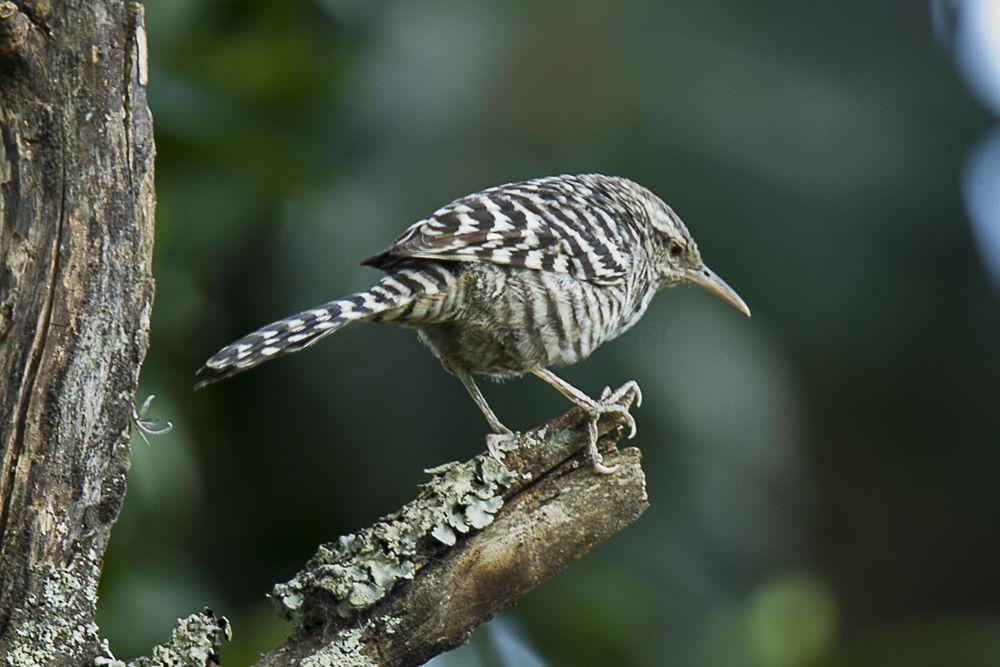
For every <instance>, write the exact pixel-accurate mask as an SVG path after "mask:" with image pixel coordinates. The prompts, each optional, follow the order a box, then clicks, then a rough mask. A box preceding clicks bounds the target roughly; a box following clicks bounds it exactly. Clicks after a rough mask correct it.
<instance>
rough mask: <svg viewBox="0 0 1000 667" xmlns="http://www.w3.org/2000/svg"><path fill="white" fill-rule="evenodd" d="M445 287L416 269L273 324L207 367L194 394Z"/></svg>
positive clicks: (227, 348)
mask: <svg viewBox="0 0 1000 667" xmlns="http://www.w3.org/2000/svg"><path fill="white" fill-rule="evenodd" d="M438 273H440V272H434V274H438ZM442 287H444V280H443V279H442V277H441V276H439V275H433V274H432V275H428V274H427V273H426V272H424V271H420V270H419V269H413V268H405V269H401V270H398V271H395V272H393V273H392V274H390V275H387V276H385V277H384V278H382V280H381V281H379V283H378V284H377V285H375V286H374V287H372V288H371V289H369V290H366V291H364V292H358V293H357V294H352V295H350V296H347V297H344V298H342V299H337V300H335V301H330V302H329V303H324V304H323V305H321V306H316V307H315V308H310V309H309V310H304V311H302V312H301V313H298V314H296V315H292V316H291V317H286V318H284V319H281V320H278V321H277V322H272V323H271V324H268V325H267V326H265V327H261V328H260V329H258V330H257V331H254V332H253V333H251V334H247V335H246V336H244V337H243V338H240V339H239V340H238V341H236V342H234V343H230V344H229V345H227V346H225V347H224V348H222V349H221V350H219V351H218V352H216V353H215V354H214V355H212V357H211V358H209V360H208V361H206V362H205V365H204V366H202V368H201V369H200V370H199V371H198V374H199V375H202V376H204V377H203V379H202V380H201V381H200V382H198V384H197V385H195V388H198V389H200V388H201V387H204V386H205V385H207V384H211V383H213V382H216V381H218V380H222V379H225V378H227V377H230V376H232V375H235V374H237V373H240V372H242V371H245V370H247V369H250V368H253V367H254V366H257V365H258V364H262V363H264V362H265V361H268V360H270V359H274V358H275V357H279V356H281V355H283V354H288V353H290V352H297V351H299V350H301V349H303V348H306V347H309V346H310V345H312V344H313V343H315V342H316V341H318V340H319V339H320V338H323V337H324V336H328V335H329V334H331V333H333V332H334V331H337V330H338V329H340V328H341V327H343V326H344V325H345V324H348V323H350V322H353V321H355V320H364V319H371V318H375V317H378V316H382V315H386V316H389V315H390V313H389V312H387V311H396V310H398V309H401V308H405V307H406V306H407V305H409V304H410V303H411V302H412V301H413V300H414V299H415V298H416V297H418V296H420V295H421V294H428V293H436V292H438V291H439V290H440V289H441V288H442ZM378 319H382V317H378Z"/></svg>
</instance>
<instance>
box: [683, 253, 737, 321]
mask: <svg viewBox="0 0 1000 667" xmlns="http://www.w3.org/2000/svg"><path fill="white" fill-rule="evenodd" d="M688 281H689V282H692V283H694V284H695V285H698V286H700V287H704V288H705V289H707V290H708V291H709V292H711V293H712V294H714V295H715V296H717V297H719V298H720V299H722V300H723V301H725V302H726V303H728V304H729V305H730V306H732V307H733V308H735V309H736V310H738V311H740V312H741V313H743V314H744V315H746V316H747V317H750V308H748V307H747V304H746V302H745V301H744V300H743V299H741V298H740V295H739V294H737V293H736V290H734V289H733V288H732V287H730V286H729V285H727V284H726V281H725V280H723V279H722V278H720V277H719V276H717V275H715V272H714V271H712V270H711V269H709V268H708V267H707V266H702V267H701V268H700V269H698V270H696V271H692V272H691V273H689V274H688Z"/></svg>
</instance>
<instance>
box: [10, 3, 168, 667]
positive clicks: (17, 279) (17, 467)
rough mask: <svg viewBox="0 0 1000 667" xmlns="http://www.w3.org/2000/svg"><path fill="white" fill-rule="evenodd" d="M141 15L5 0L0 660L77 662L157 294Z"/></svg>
mask: <svg viewBox="0 0 1000 667" xmlns="http://www.w3.org/2000/svg"><path fill="white" fill-rule="evenodd" d="M146 78H147V59H146V52H145V33H144V29H143V25H142V11H141V7H139V6H138V5H131V6H127V5H126V3H125V2H123V1H121V0H117V1H116V0H88V1H87V2H60V1H58V0H20V1H16V2H12V1H10V0H0V658H5V659H6V662H4V660H2V659H0V662H4V664H17V665H36V664H37V665H61V664H81V663H83V662H84V661H86V660H92V659H93V657H94V656H95V655H97V654H98V653H99V648H98V638H97V628H96V626H94V624H93V620H94V611H95V604H96V598H97V596H96V592H97V584H98V580H99V576H100V570H101V561H102V558H103V555H104V550H105V546H106V544H107V541H108V536H109V534H110V530H111V526H112V524H113V523H114V521H115V519H116V518H117V516H118V511H119V509H120V507H121V504H122V501H123V499H124V496H125V474H126V471H127V470H128V465H129V448H128V440H129V429H130V416H131V411H132V406H133V397H134V393H135V389H136V385H137V381H138V375H139V369H140V367H141V364H142V360H143V358H144V356H145V354H146V346H147V331H148V326H149V316H150V309H151V307H152V299H153V280H152V275H151V259H152V247H153V209H154V203H155V198H154V192H153V153H154V148H153V133H152V124H151V123H152V120H151V117H150V113H149V109H148V107H147V105H146V93H145V82H146Z"/></svg>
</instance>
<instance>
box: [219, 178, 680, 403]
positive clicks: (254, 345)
mask: <svg viewBox="0 0 1000 667" xmlns="http://www.w3.org/2000/svg"><path fill="white" fill-rule="evenodd" d="M667 238H676V239H680V240H681V241H682V242H683V244H684V251H685V252H686V253H688V254H689V255H690V256H691V258H692V259H697V248H696V246H695V245H694V242H693V240H691V238H690V236H689V235H688V233H687V230H686V229H685V228H684V225H683V224H682V223H681V222H680V220H679V219H678V218H677V217H676V215H674V213H673V211H672V210H670V208H669V207H668V206H666V204H664V203H663V202H662V201H661V200H660V199H658V198H657V197H655V196H654V195H653V194H652V193H650V192H649V191H648V190H646V189H645V188H642V187H641V186H639V185H637V184H635V183H633V182H631V181H629V180H626V179H623V178H616V177H608V176H601V175H596V174H595V175H581V176H555V177H548V178H539V179H533V180H529V181H523V182H520V183H512V184H508V185H502V186H498V187H494V188H489V189H487V190H483V191H482V192H479V193H476V194H472V195H468V196H466V197H462V198H461V199H458V200H456V201H454V202H452V203H450V204H448V205H446V206H444V207H442V208H440V209H439V210H437V211H435V212H434V214H433V215H431V216H429V217H428V218H425V219H423V220H420V221H419V222H417V223H415V224H413V225H411V226H410V227H409V228H408V229H407V230H406V231H405V232H404V233H403V234H402V235H401V236H400V237H399V238H398V239H397V240H396V241H395V242H394V243H393V245H392V246H390V247H389V248H388V249H386V250H385V251H383V252H382V253H380V254H378V255H376V256H374V257H372V258H370V259H368V260H366V261H365V262H364V263H365V264H367V265H370V266H374V267H377V268H381V269H383V270H385V271H386V272H387V274H388V275H386V276H385V277H384V278H383V279H382V280H381V281H380V282H379V283H378V284H377V285H375V286H374V287H372V288H371V289H370V290H367V291H365V292H360V293H358V294H354V295H351V296H348V297H345V298H343V299H338V300H336V301H331V302H329V303H327V304H324V305H322V306H318V307H316V308H312V309H310V310H306V311H303V312H302V313H299V314H297V315H293V316H291V317H288V318H285V319H283V320H279V321H277V322H274V323H272V324H269V325H267V326H265V327H263V328H261V329H259V330H258V331H255V332H254V333H252V334H249V335H247V336H245V337H243V338H241V339H240V340H238V341H236V342H235V343H232V344H230V345H227V346H226V347H224V348H223V349H222V350H220V351H219V352H218V353H216V354H215V355H214V356H212V357H211V358H210V359H209V360H208V361H207V362H206V364H205V367H204V368H203V369H202V372H205V373H206V374H207V377H206V379H205V380H204V382H203V383H202V384H205V383H207V382H211V381H214V380H217V379H221V378H224V377H228V376H230V375H233V374H235V373H237V372H240V371H242V370H245V369H248V368H251V367H253V366H256V365H257V364H259V363H261V362H263V361H266V360H268V359H270V358H273V357H275V356H278V355H281V354H284V353H287V352H293V351H296V350H300V349H302V348H304V347H307V346H309V345H312V344H313V343H315V342H316V341H317V340H319V339H320V338H322V337H323V336H326V335H328V334H330V333H332V332H333V331H336V330H337V329H339V328H340V327H342V326H344V325H345V324H347V323H349V322H352V321H355V320H362V319H367V320H375V321H384V322H396V323H398V324H403V325H405V326H411V327H415V328H417V329H418V330H419V331H420V333H421V337H422V339H423V340H425V342H427V343H428V344H430V346H431V347H432V348H433V350H434V351H435V353H436V354H437V355H438V356H439V357H440V358H441V360H442V361H443V362H444V364H445V366H446V367H448V368H449V369H452V370H455V371H458V372H471V373H486V374H493V375H507V374H512V373H520V372H524V371H526V370H530V369H532V368H535V367H547V366H549V365H554V364H570V363H574V362H576V361H580V360H581V359H584V358H586V357H587V356H588V355H589V354H590V353H591V352H593V350H594V349H596V348H597V347H598V346H599V345H600V344H601V343H603V342H605V341H607V340H610V339H611V338H614V337H616V336H618V335H620V334H621V333H622V332H624V331H625V330H627V329H628V328H629V327H631V326H632V325H633V324H634V323H635V322H636V321H637V320H638V319H639V317H641V315H642V313H643V312H644V310H645V309H646V306H647V305H648V304H649V302H650V300H651V298H652V296H653V294H654V293H655V292H656V290H657V289H658V288H659V287H662V286H663V284H664V282H663V270H664V266H663V247H664V241H663V239H667ZM698 261H700V259H699V260H698Z"/></svg>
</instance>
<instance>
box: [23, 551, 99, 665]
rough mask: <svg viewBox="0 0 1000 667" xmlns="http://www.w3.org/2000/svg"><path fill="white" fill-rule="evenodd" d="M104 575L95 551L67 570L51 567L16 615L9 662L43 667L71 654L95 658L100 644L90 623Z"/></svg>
mask: <svg viewBox="0 0 1000 667" xmlns="http://www.w3.org/2000/svg"><path fill="white" fill-rule="evenodd" d="M99 572H100V557H99V556H98V555H97V553H96V552H94V551H93V550H88V551H86V552H84V553H78V554H76V556H75V557H74V558H73V560H72V561H70V563H69V565H67V566H66V567H55V566H52V565H48V566H46V569H45V574H44V576H43V577H42V579H41V582H40V585H39V586H38V590H37V591H35V592H31V593H29V594H28V595H27V596H26V597H25V601H24V605H23V606H21V607H18V608H15V609H14V610H13V611H12V613H11V616H10V627H12V628H14V632H13V635H12V642H11V644H10V647H9V650H8V651H7V654H6V663H7V664H8V665H16V666H17V667H35V666H38V667H41V666H43V665H51V664H54V663H56V662H59V661H60V660H62V659H65V658H66V656H77V657H80V656H84V655H88V654H89V655H93V654H94V651H95V650H96V648H97V646H98V645H99V642H98V634H97V633H98V628H97V626H96V625H94V623H93V622H92V620H91V619H93V614H94V608H95V607H96V605H97V582H98V575H99Z"/></svg>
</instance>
